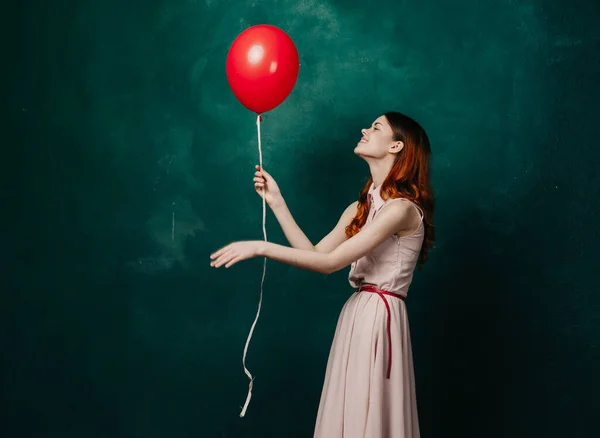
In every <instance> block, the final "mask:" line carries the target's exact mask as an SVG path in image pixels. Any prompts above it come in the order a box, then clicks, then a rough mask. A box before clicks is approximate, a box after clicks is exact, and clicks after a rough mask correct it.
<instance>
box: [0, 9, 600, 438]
mask: <svg viewBox="0 0 600 438" xmlns="http://www.w3.org/2000/svg"><path fill="white" fill-rule="evenodd" d="M599 12H600V7H599V6H598V2H597V1H595V0H587V1H586V0H571V1H544V0H529V1H516V0H512V1H511V0H500V1H495V2H489V1H488V2H485V1H481V0H457V1H452V2H450V1H441V0H438V1H431V0H426V1H416V0H413V1H398V0H384V1H381V2H376V3H371V4H368V2H364V1H357V0H354V1H349V0H343V1H342V0H336V1H315V0H308V1H301V0H289V1H285V0H271V1H259V0H257V1H246V2H243V1H236V0H230V1H224V0H221V1H216V0H215V1H212V0H207V1H193V0H187V1H185V0H169V1H167V0H162V1H161V0H144V1H142V0H133V1H122V0H106V1H96V0H57V1H54V2H42V1H34V0H31V1H21V2H19V3H18V5H13V6H12V7H8V6H6V7H5V8H4V11H3V14H4V17H3V21H4V22H5V24H4V25H3V26H2V29H3V38H2V40H3V43H4V44H3V46H4V47H5V49H4V50H3V59H4V66H3V68H2V70H3V72H2V76H3V77H4V78H5V80H4V81H3V85H4V86H5V87H6V93H5V96H7V97H8V99H4V102H5V103H7V104H8V105H7V106H6V107H5V109H6V111H5V112H4V114H5V116H3V118H2V120H3V124H4V125H5V127H4V129H3V130H2V151H3V153H2V172H1V174H2V178H3V180H4V181H3V182H4V183H5V184H3V186H4V188H3V189H2V192H1V194H2V224H3V226H2V236H3V237H2V250H1V251H0V253H2V267H3V269H4V270H6V272H5V274H4V275H3V276H2V277H3V280H2V284H3V286H2V295H1V300H2V302H1V303H0V304H1V314H0V316H1V327H0V328H1V331H0V336H1V340H2V344H1V347H2V350H1V361H2V381H1V383H2V390H1V395H0V397H1V398H2V399H1V400H0V401H1V402H2V405H3V408H2V410H1V411H0V412H1V413H0V415H1V416H2V418H1V420H2V421H0V424H1V427H2V429H4V432H6V433H4V436H6V437H11V438H12V437H48V438H54V437H61V438H70V437H77V438H81V437H86V438H95V437H102V438H106V437H113V438H117V437H119V438H120V437H127V438H133V437H136V438H137V437H140V438H141V437H148V438H154V437H161V438H162V437H173V438H179V437H203V438H204V437H206V438H212V437H216V438H225V437H227V438H230V437H236V438H237V437H309V436H312V429H313V424H314V419H315V416H316V411H317V406H318V401H319V396H320V390H321V385H322V381H323V376H324V372H325V365H326V360H327V354H328V351H329V346H330V342H331V339H332V337H333V330H334V327H335V323H336V319H337V316H338V313H339V311H340V309H341V307H342V305H343V303H344V302H345V300H346V299H347V297H348V296H349V294H350V293H351V289H350V287H349V285H348V283H347V278H346V277H347V274H348V272H347V270H346V269H345V270H343V271H341V272H337V273H334V274H333V275H330V276H324V275H320V274H316V273H312V272H308V271H301V270H298V269H294V268H290V267H288V266H286V265H282V264H277V263H272V262H269V263H268V265H267V277H266V282H265V298H264V299H265V301H264V305H263V310H262V313H261V318H260V320H259V323H258V326H257V329H256V331H255V335H254V337H253V340H252V343H251V345H250V351H249V355H248V365H249V367H250V370H251V371H252V373H253V374H254V375H255V376H256V385H255V391H254V396H253V399H252V403H251V404H250V407H249V410H248V414H247V416H246V417H245V418H244V419H240V418H239V417H238V414H239V411H240V406H241V405H242V404H243V402H244V400H245V397H246V391H247V382H248V381H247V378H246V376H245V374H244V373H243V369H242V366H241V355H242V350H243V346H244V342H245V340H246V337H247V334H248V330H249V328H250V325H251V323H252V320H253V318H254V316H255V312H256V305H257V302H258V294H259V291H260V278H261V275H262V259H253V260H250V261H247V262H244V263H242V264H239V265H236V266H235V267H234V268H232V269H230V270H225V269H220V270H214V269H211V268H210V267H209V258H208V256H209V254H210V253H211V252H212V251H214V250H215V249H217V248H219V247H220V246H223V245H224V244H226V243H229V242H231V241H233V240H239V239H262V226H261V221H262V203H261V201H260V198H259V197H258V196H257V195H256V194H255V193H254V188H253V185H252V174H253V165H254V164H256V163H257V162H258V149H257V142H256V126H255V116H254V115H253V114H252V113H250V112H249V111H247V110H246V109H245V108H243V107H242V106H241V105H240V104H239V102H238V101H237V100H236V99H235V98H234V96H233V94H232V93H231V91H230V89H229V86H228V84H227V81H226V76H225V58H226V54H227V50H228V48H229V45H230V44H231V42H232V41H233V40H234V39H235V37H236V36H237V35H238V34H239V32H241V31H242V30H244V29H246V28H247V27H249V26H251V25H254V24H260V23H269V24H273V25H276V26H279V27H281V28H283V29H284V30H285V31H286V32H288V33H289V35H290V36H291V37H292V38H293V39H294V41H295V43H296V45H297V48H298V51H299V53H300V57H301V64H302V65H301V70H300V75H299V78H298V82H297V84H296V87H295V89H294V91H293V92H292V94H291V95H290V97H289V98H288V99H287V100H286V102H285V103H284V104H283V105H281V106H280V107H279V108H277V109H276V110H274V111H272V112H271V113H268V114H266V115H265V117H264V123H263V125H262V131H263V137H262V138H263V152H264V160H265V161H264V164H265V168H267V170H269V171H270V172H271V173H272V174H273V175H274V177H275V178H276V179H277V180H278V182H279V184H280V186H281V188H282V191H283V194H284V196H285V197H286V199H287V201H288V204H289V206H290V209H291V210H292V213H293V214H294V217H295V218H296V220H297V222H298V223H299V224H300V226H301V227H302V228H303V230H304V231H305V232H306V233H307V235H308V236H309V238H311V239H312V241H313V242H314V243H316V242H317V241H318V240H319V239H320V238H321V237H322V236H324V235H325V234H326V233H327V232H328V231H329V230H330V229H331V228H332V227H333V226H334V225H335V223H336V221H337V219H338V217H339V215H340V213H341V212H342V210H343V209H344V207H345V206H346V205H347V204H349V203H350V202H352V201H353V200H355V199H356V196H357V194H358V191H359V190H360V188H361V187H362V186H363V185H364V182H365V180H366V178H367V177H368V168H367V166H366V165H365V164H364V163H363V162H362V161H361V160H360V159H358V158H357V157H355V156H354V154H353V153H352V150H353V147H354V145H355V144H356V142H357V140H358V139H359V138H360V132H359V130H360V128H361V127H365V126H368V125H369V124H370V123H371V122H372V120H373V119H375V118H376V117H377V116H379V115H380V114H381V113H383V112H384V111H387V110H399V111H403V112H406V113H408V114H409V115H412V116H414V117H415V118H416V119H417V120H419V121H420V122H421V123H422V124H423V125H424V126H425V127H426V129H427V130H428V132H429V134H430V137H431V141H432V148H433V154H434V161H433V165H432V166H433V182H434V185H435V188H436V191H437V195H438V212H437V216H436V221H437V234H438V241H437V247H436V248H435V250H434V251H433V252H432V254H431V260H430V262H429V264H428V265H426V268H425V270H424V271H423V272H422V273H419V274H418V275H417V276H416V278H415V282H414V284H413V288H412V289H411V293H410V294H409V300H408V308H409V315H410V321H411V330H412V338H413V344H414V355H415V367H416V375H417V392H418V403H419V409H420V412H419V413H420V422H421V430H422V436H423V437H426V438H428V437H432V438H433V437H454V436H456V437H477V438H480V437H486V438H492V437H511V438H520V437H523V438H525V437H526V438H530V437H542V436H543V437H547V438H550V437H569V438H576V437H590V436H597V435H596V433H597V430H596V431H595V429H596V421H595V420H594V419H593V415H595V414H596V413H597V411H598V399H597V394H598V393H599V392H600V384H599V379H598V377H597V370H598V366H599V364H600V342H599V340H598V339H599V338H600V328H599V324H600V310H599V307H600V298H599V295H598V294H599V292H600V282H599V280H598V277H597V274H598V267H599V265H600V263H599V261H600V260H599V257H598V250H597V245H596V244H597V242H598V241H599V235H598V228H597V225H598V222H599V218H600V202H598V199H597V198H598V196H599V195H600V191H599V186H600V178H599V176H598V173H597V159H598V158H599V157H598V153H597V151H596V148H597V145H598V140H597V139H598V137H599V135H600V128H599V126H600V125H599V124H598V116H599V115H600V112H599V111H598V108H597V103H598V100H599V98H600V89H599V87H598V78H599V76H600V61H599V56H598V53H599V51H600V30H599V28H598V26H597V22H598V18H599ZM173 215H174V216H175V234H174V239H172V235H171V233H172V218H173ZM267 229H268V237H269V240H271V241H274V242H277V243H286V242H285V239H284V236H283V234H282V233H281V231H280V230H279V229H278V226H277V224H276V221H275V219H274V217H273V216H272V214H271V213H270V212H269V214H268V216H267Z"/></svg>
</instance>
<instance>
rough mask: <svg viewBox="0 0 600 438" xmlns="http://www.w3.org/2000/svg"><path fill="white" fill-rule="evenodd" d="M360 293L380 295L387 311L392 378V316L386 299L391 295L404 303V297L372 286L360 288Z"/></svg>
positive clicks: (389, 359)
mask: <svg viewBox="0 0 600 438" xmlns="http://www.w3.org/2000/svg"><path fill="white" fill-rule="evenodd" d="M358 292H371V293H375V294H377V295H379V296H380V297H381V299H382V300H383V302H384V304H385V308H386V310H387V335H388V351H389V352H390V356H389V358H388V369H387V378H388V379H389V378H390V373H391V371H392V328H391V322H392V314H391V312H390V305H389V303H388V301H387V300H386V299H385V296H386V295H390V296H392V297H396V298H400V299H401V300H403V301H404V297H403V296H402V295H400V294H397V293H394V292H388V291H387V290H381V289H377V288H376V287H375V286H373V285H370V284H365V285H363V286H361V287H359V288H358Z"/></svg>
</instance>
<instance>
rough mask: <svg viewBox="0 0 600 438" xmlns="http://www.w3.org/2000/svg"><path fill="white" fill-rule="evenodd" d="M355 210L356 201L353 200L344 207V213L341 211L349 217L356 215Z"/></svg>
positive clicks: (356, 207) (356, 209)
mask: <svg viewBox="0 0 600 438" xmlns="http://www.w3.org/2000/svg"><path fill="white" fill-rule="evenodd" d="M357 211H358V201H354V202H353V203H352V204H350V205H349V206H348V207H346V210H344V213H342V216H349V217H351V218H353V217H354V216H356V212H357Z"/></svg>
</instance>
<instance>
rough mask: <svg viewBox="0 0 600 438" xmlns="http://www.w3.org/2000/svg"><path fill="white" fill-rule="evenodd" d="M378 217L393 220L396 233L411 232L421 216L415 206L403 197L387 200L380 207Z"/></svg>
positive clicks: (417, 224)
mask: <svg viewBox="0 0 600 438" xmlns="http://www.w3.org/2000/svg"><path fill="white" fill-rule="evenodd" d="M380 217H381V218H382V219H383V218H386V220H389V221H390V222H393V223H394V228H395V229H396V234H398V235H403V234H406V233H412V232H413V231H415V230H416V229H417V228H418V227H419V223H420V222H421V216H420V214H419V211H418V210H417V208H416V206H415V205H414V204H413V203H412V202H411V201H409V200H408V199H404V198H395V199H393V200H390V201H388V202H387V203H386V204H385V206H384V208H382V209H381V213H380Z"/></svg>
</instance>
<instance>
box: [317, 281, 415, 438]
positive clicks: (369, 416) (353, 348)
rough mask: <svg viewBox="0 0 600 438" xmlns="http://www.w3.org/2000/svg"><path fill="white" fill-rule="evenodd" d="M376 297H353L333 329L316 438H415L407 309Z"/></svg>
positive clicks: (397, 301)
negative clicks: (389, 346) (389, 340)
mask: <svg viewBox="0 0 600 438" xmlns="http://www.w3.org/2000/svg"><path fill="white" fill-rule="evenodd" d="M385 298H386V300H387V302H388V304H389V309H390V317H391V320H390V331H389V334H390V335H391V345H392V363H391V368H390V376H389V379H388V378H387V373H388V366H389V363H388V361H389V353H390V352H389V348H388V339H389V338H388V311H387V307H386V305H385V302H384V300H383V299H382V297H381V296H379V295H378V294H376V293H367V292H355V293H354V294H352V295H351V296H350V298H349V299H348V301H346V303H345V304H344V307H343V308H342V311H341V313H340V316H339V319H338V323H337V326H336V330H335V334H334V338H333V342H332V345H331V350H330V353H329V359H328V362H327V369H326V372H325V380H324V384H323V390H322V393H321V400H320V404H319V410H318V414H317V420H316V425H315V431H314V438H418V437H419V423H418V416H417V400H416V393H415V379H414V369H413V360H412V348H411V343H410V331H409V327H408V316H407V313H406V306H405V303H404V301H403V300H402V299H400V298H397V297H391V296H386V297H385Z"/></svg>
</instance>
